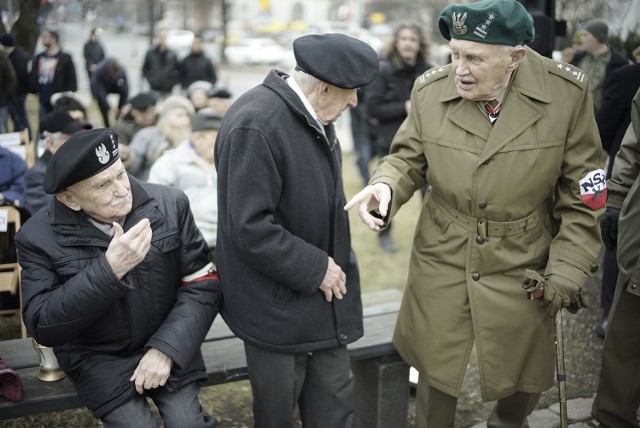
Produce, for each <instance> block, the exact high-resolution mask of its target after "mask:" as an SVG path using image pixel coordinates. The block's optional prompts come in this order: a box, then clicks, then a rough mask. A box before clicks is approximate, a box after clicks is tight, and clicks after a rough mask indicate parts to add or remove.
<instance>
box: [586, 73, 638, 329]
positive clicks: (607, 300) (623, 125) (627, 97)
mask: <svg viewBox="0 0 640 428" xmlns="http://www.w3.org/2000/svg"><path fill="white" fill-rule="evenodd" d="M638 88H640V64H637V63H636V64H630V65H625V66H622V67H620V68H617V69H615V70H614V71H612V72H611V74H610V76H609V79H608V80H607V84H606V85H605V87H604V91H603V96H602V103H601V105H600V109H599V110H598V114H597V115H596V123H597V124H598V130H599V132H600V139H601V140H602V148H603V149H604V150H605V151H606V152H607V153H608V154H609V163H608V165H607V177H608V178H611V176H612V172H613V164H614V161H615V159H616V154H617V153H618V150H620V143H621V142H622V137H624V134H625V131H626V130H627V128H628V126H629V123H631V106H632V101H633V96H634V94H635V93H636V91H637V90H638ZM618 273H619V272H618V263H617V262H616V248H615V247H610V248H609V247H605V249H604V257H603V260H602V286H601V293H600V307H601V308H602V319H601V320H600V323H599V324H598V326H597V327H596V333H597V334H598V336H600V337H604V336H605V334H606V333H607V328H608V326H609V312H610V311H611V306H612V304H613V296H614V293H615V289H616V281H617V279H618Z"/></svg>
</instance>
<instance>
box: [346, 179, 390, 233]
mask: <svg viewBox="0 0 640 428" xmlns="http://www.w3.org/2000/svg"><path fill="white" fill-rule="evenodd" d="M390 202H391V188H390V187H389V186H388V185H386V184H384V183H376V184H374V185H371V186H367V187H365V188H364V189H362V190H361V191H360V192H358V193H357V194H356V195H355V196H354V197H353V198H351V200H350V201H349V202H348V203H347V205H345V206H344V209H345V211H349V210H350V209H351V208H353V207H355V206H357V207H358V215H359V216H360V220H362V222H363V223H364V224H366V225H367V226H369V229H371V230H375V231H378V230H380V227H381V226H382V225H384V220H383V218H385V217H386V215H387V213H388V212H389V203H390ZM372 212H374V213H377V214H379V216H376V215H373V214H372Z"/></svg>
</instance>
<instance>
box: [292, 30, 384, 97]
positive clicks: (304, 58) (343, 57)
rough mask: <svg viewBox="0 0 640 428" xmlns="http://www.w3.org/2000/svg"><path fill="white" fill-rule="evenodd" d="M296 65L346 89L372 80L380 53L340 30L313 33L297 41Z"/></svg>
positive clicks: (324, 80)
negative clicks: (336, 31)
mask: <svg viewBox="0 0 640 428" xmlns="http://www.w3.org/2000/svg"><path fill="white" fill-rule="evenodd" d="M293 55H294V57H295V58H296V68H298V69H300V70H302V71H304V72H305V73H307V74H310V75H312V76H313V77H315V78H317V79H320V80H322V81H323V82H327V83H330V84H332V85H334V86H337V87H338V88H342V89H355V88H359V87H361V86H364V85H366V84H368V83H371V82H372V81H373V79H375V77H376V75H377V74H378V68H379V64H380V60H379V59H378V54H377V53H376V51H374V50H373V48H371V46H369V45H368V44H366V43H365V42H362V41H360V40H358V39H355V38H353V37H349V36H346V35H344V34H340V33H329V34H310V35H307V36H302V37H299V38H297V39H295V40H294V41H293Z"/></svg>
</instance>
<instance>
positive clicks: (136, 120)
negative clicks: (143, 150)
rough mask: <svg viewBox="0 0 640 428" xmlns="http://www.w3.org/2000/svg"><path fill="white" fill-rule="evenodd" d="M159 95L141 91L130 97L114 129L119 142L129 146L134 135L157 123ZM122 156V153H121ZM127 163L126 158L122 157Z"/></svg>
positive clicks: (121, 144)
mask: <svg viewBox="0 0 640 428" xmlns="http://www.w3.org/2000/svg"><path fill="white" fill-rule="evenodd" d="M157 103H158V96H157V95H156V93H155V92H141V93H139V94H137V95H136V96H134V97H133V98H131V99H129V103H128V104H127V105H125V106H124V107H123V108H122V110H121V111H120V115H119V116H118V118H117V119H116V123H115V125H114V126H113V130H114V131H115V132H116V133H117V134H118V144H119V145H120V146H121V148H122V146H123V145H124V146H128V145H129V143H131V140H132V139H133V136H134V135H135V134H136V132H138V131H139V130H141V129H142V128H146V127H147V126H153V125H155V124H156V119H157V116H158V115H157V112H156V104H157ZM120 155H121V156H122V153H120ZM122 161H123V162H125V163H126V159H122Z"/></svg>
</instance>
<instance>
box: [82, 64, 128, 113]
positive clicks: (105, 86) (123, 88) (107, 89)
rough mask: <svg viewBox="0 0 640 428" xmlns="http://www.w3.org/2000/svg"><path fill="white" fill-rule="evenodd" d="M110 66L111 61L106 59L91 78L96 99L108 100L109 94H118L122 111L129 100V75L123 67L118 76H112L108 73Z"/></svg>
mask: <svg viewBox="0 0 640 428" xmlns="http://www.w3.org/2000/svg"><path fill="white" fill-rule="evenodd" d="M108 64H109V60H108V59H105V60H104V61H101V62H100V63H98V64H97V65H96V69H95V70H94V71H93V75H92V76H91V85H92V86H93V90H94V93H95V94H96V97H101V98H103V99H104V100H106V98H107V95H108V94H118V95H119V98H118V108H119V109H121V108H122V107H124V106H125V104H127V101H128V99H129V83H128V80H127V73H126V72H125V69H124V68H122V66H121V68H120V72H119V73H118V74H117V75H116V76H111V75H110V74H109V72H108V71H107V70H108ZM105 102H106V101H105Z"/></svg>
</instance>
